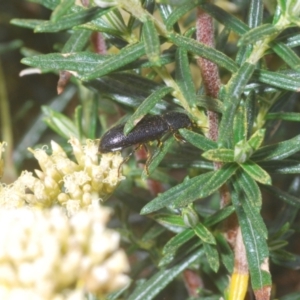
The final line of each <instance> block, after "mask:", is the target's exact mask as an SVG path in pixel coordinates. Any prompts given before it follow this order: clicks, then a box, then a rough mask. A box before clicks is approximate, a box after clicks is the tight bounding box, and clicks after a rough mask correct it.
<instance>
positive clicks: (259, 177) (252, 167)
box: [240, 160, 272, 184]
mask: <svg viewBox="0 0 300 300" xmlns="http://www.w3.org/2000/svg"><path fill="white" fill-rule="evenodd" d="M240 166H241V167H242V169H243V170H244V171H245V172H246V173H247V174H249V175H250V176H251V177H252V178H253V179H254V180H255V181H258V182H260V183H262V184H271V183H272V180H271V177H270V175H269V174H268V173H267V172H266V171H265V170H264V169H262V168H261V167H260V166H259V165H257V164H256V163H255V162H253V161H251V160H248V161H247V162H245V163H243V164H240Z"/></svg>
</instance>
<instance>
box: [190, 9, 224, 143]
mask: <svg viewBox="0 0 300 300" xmlns="http://www.w3.org/2000/svg"><path fill="white" fill-rule="evenodd" d="M196 30H197V31H196V38H197V41H199V42H201V43H203V44H205V45H207V46H209V47H212V48H214V47H215V42H214V26H213V19H212V18H211V16H210V15H208V14H207V13H205V12H204V11H203V10H202V9H200V8H199V9H198V11H197V21H196ZM197 63H198V65H199V67H200V71H201V75H202V80H203V85H204V88H205V93H206V95H207V96H210V97H213V98H217V97H218V94H219V90H220V85H221V80H220V77H219V70H218V66H217V65H216V64H215V63H213V62H211V61H210V60H207V59H205V58H202V57H200V58H198V60H197ZM207 115H208V125H209V127H208V137H209V138H210V139H212V140H214V141H216V140H217V139H218V123H219V116H218V114H217V113H215V112H213V111H208V113H207Z"/></svg>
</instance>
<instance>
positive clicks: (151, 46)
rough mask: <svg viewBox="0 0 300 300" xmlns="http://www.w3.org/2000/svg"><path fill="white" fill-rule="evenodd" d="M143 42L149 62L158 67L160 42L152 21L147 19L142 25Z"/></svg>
mask: <svg viewBox="0 0 300 300" xmlns="http://www.w3.org/2000/svg"><path fill="white" fill-rule="evenodd" d="M143 41H144V45H145V50H146V54H147V57H148V59H149V61H150V62H152V63H154V64H155V65H156V66H160V42H159V37H158V33H157V31H156V29H155V25H154V23H153V21H152V19H150V18H148V19H147V20H146V21H145V22H144V24H143Z"/></svg>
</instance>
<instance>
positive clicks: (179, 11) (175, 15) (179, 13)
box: [165, 1, 198, 31]
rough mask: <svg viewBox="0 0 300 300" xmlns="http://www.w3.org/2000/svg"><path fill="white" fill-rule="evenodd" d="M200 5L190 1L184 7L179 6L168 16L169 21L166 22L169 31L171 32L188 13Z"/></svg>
mask: <svg viewBox="0 0 300 300" xmlns="http://www.w3.org/2000/svg"><path fill="white" fill-rule="evenodd" d="M197 5H198V3H197V2H196V1H188V2H186V3H184V4H183V5H180V6H177V7H176V8H175V9H174V10H173V11H172V13H171V14H170V15H169V16H168V19H167V21H166V22H165V24H166V27H167V30H169V31H171V30H172V29H173V25H174V24H175V23H176V22H177V21H178V20H179V19H180V18H181V17H183V16H184V15H185V14H186V13H187V12H189V11H190V10H192V9H193V8H195V7H196V6H197Z"/></svg>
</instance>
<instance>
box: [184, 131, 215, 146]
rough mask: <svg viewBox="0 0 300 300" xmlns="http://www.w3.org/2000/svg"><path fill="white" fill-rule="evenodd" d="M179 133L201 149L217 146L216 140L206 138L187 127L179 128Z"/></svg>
mask: <svg viewBox="0 0 300 300" xmlns="http://www.w3.org/2000/svg"><path fill="white" fill-rule="evenodd" d="M179 133H180V134H181V135H182V136H183V137H184V139H185V140H187V141H188V142H189V143H191V144H192V145H194V146H195V147H197V148H199V149H201V150H203V151H208V150H211V149H215V148H217V146H218V145H217V143H216V142H214V141H212V140H210V139H208V138H207V137H205V136H204V135H201V134H199V133H196V132H193V131H190V130H188V129H185V128H182V129H179Z"/></svg>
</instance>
